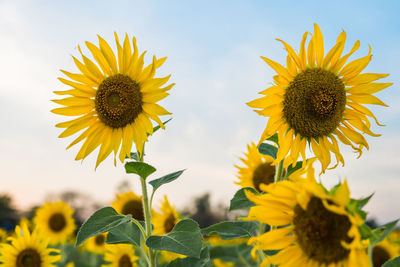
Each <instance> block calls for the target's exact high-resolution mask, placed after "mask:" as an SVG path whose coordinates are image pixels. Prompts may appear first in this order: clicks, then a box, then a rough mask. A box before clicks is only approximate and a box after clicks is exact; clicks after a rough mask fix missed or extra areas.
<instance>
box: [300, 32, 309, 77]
mask: <svg viewBox="0 0 400 267" xmlns="http://www.w3.org/2000/svg"><path fill="white" fill-rule="evenodd" d="M307 37H308V32H305V33H304V34H303V39H302V40H301V44H300V52H299V61H300V65H301V68H300V70H305V69H306V68H307V57H306V56H307V55H306V47H305V45H306V40H307Z"/></svg>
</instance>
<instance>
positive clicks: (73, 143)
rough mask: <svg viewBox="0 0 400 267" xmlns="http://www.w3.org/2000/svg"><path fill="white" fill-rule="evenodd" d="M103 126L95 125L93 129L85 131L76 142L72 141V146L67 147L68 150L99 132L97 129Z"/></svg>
mask: <svg viewBox="0 0 400 267" xmlns="http://www.w3.org/2000/svg"><path fill="white" fill-rule="evenodd" d="M101 126H102V124H101V123H95V124H93V125H92V126H91V127H89V128H87V129H86V130H85V131H83V133H81V134H80V135H79V136H78V138H76V139H75V140H74V141H72V143H71V144H69V146H68V147H67V149H69V148H70V147H72V146H74V145H76V144H77V143H79V142H80V141H82V140H83V139H85V138H86V137H87V136H90V135H91V134H92V133H93V132H94V131H97V129H98V128H99V127H101Z"/></svg>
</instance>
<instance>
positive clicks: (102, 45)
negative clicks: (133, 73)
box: [97, 35, 118, 74]
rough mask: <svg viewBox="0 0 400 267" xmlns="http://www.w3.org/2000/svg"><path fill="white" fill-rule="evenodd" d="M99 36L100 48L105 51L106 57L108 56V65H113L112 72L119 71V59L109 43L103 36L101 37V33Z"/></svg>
mask: <svg viewBox="0 0 400 267" xmlns="http://www.w3.org/2000/svg"><path fill="white" fill-rule="evenodd" d="M97 37H98V39H99V46H100V50H101V52H102V53H103V55H104V57H105V58H106V60H107V62H108V65H109V66H110V67H111V70H112V73H113V74H116V73H118V69H117V60H116V58H115V54H114V52H113V51H112V49H111V47H110V46H109V45H108V43H107V42H106V41H105V40H104V39H103V38H101V36H100V35H97Z"/></svg>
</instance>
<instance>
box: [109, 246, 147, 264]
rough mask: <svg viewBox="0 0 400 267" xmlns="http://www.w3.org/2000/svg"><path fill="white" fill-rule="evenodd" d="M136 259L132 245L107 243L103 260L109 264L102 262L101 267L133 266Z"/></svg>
mask: <svg viewBox="0 0 400 267" xmlns="http://www.w3.org/2000/svg"><path fill="white" fill-rule="evenodd" d="M138 259H139V258H138V257H137V256H136V255H135V253H134V250H133V246H132V245H128V244H118V245H108V246H107V250H106V252H105V254H104V260H105V261H107V262H109V264H103V265H102V267H103V266H104V267H134V266H137V264H136V261H137V260H138Z"/></svg>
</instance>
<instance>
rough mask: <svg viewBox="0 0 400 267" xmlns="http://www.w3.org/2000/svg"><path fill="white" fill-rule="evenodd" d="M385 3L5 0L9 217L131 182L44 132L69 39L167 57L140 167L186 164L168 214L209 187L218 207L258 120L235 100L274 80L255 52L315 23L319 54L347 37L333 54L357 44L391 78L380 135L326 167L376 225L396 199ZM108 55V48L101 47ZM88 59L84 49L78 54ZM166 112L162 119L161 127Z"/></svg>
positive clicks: (294, 37)
mask: <svg viewBox="0 0 400 267" xmlns="http://www.w3.org/2000/svg"><path fill="white" fill-rule="evenodd" d="M399 10H400V4H398V3H396V1H385V4H384V5H383V4H380V2H379V1H351V2H349V1H334V2H327V1H113V2H112V4H111V2H110V1H96V2H92V1H7V0H0V40H1V41H0V59H1V61H0V73H1V76H0V125H1V130H0V148H1V152H0V168H1V175H0V184H1V187H0V193H8V194H11V195H12V196H13V198H14V200H15V203H16V205H17V207H18V208H20V209H27V208H28V207H30V206H31V205H35V204H41V203H43V200H44V198H45V196H46V195H47V194H49V193H57V192H62V191H64V190H79V191H80V192H83V193H84V194H88V195H90V196H92V197H93V198H94V199H96V200H97V201H99V202H102V203H105V204H107V203H109V202H110V201H113V199H114V194H115V192H116V188H117V186H118V185H119V184H120V183H121V182H122V181H124V180H129V181H130V182H131V184H132V188H133V190H134V191H136V192H138V193H139V192H140V187H139V181H138V178H137V177H135V176H134V175H127V174H125V173H124V168H123V165H121V164H119V165H117V167H114V165H113V159H112V158H111V157H109V158H108V159H107V160H106V161H105V162H103V163H102V164H101V165H100V167H99V168H98V169H97V170H96V171H95V170H94V165H95V160H96V156H97V153H92V154H91V155H90V156H89V157H88V158H87V159H86V160H84V161H83V162H82V163H81V162H80V161H74V158H75V155H76V153H77V151H78V149H79V146H77V147H76V148H73V149H70V150H65V148H66V146H67V145H68V144H69V143H70V142H71V141H72V140H73V139H74V138H73V137H72V138H66V139H59V138H57V136H58V135H59V134H60V129H57V128H55V127H54V125H55V124H56V123H58V122H60V121H63V119H64V118H61V117H60V116H57V115H55V114H52V113H50V110H51V109H53V108H55V107H57V105H56V104H54V103H52V102H51V101H50V100H51V99H56V98H57V96H56V95H54V94H53V91H55V90H66V89H67V88H66V86H64V85H63V84H62V83H61V82H59V81H58V80H57V77H63V76H62V74H61V72H60V71H59V70H60V69H65V70H69V71H71V72H74V71H75V72H76V67H75V66H74V63H73V60H72V57H71V56H72V55H73V56H78V55H79V52H78V49H77V46H78V45H81V46H84V42H85V41H91V42H93V43H96V42H97V37H96V35H97V34H100V35H101V36H103V37H104V38H105V39H106V40H107V41H108V42H109V43H112V44H114V39H113V32H114V31H116V32H117V33H118V34H119V35H120V36H122V35H123V34H124V33H125V32H126V33H128V34H129V36H133V35H134V36H136V39H137V41H138V46H139V49H140V51H143V50H147V51H148V52H147V58H146V60H147V61H146V62H150V60H151V56H152V55H156V56H157V57H164V56H167V57H168V59H167V61H166V63H165V64H164V65H163V66H162V67H161V68H160V69H159V71H158V72H157V76H158V77H162V76H165V75H168V74H172V78H171V79H170V81H171V82H174V83H176V85H175V87H174V88H173V89H172V90H171V91H170V94H171V95H170V96H168V97H167V98H166V99H164V100H162V101H161V102H160V103H161V105H162V106H163V107H165V108H166V109H167V110H169V111H170V112H172V113H173V115H172V118H173V119H172V121H171V122H170V123H168V124H167V129H166V130H165V131H161V130H160V131H159V132H157V133H156V134H155V135H154V136H152V137H151V138H150V142H149V143H148V144H146V158H145V160H146V161H147V162H148V163H150V164H152V165H153V166H155V167H156V168H157V173H156V174H154V175H153V176H152V177H151V178H158V177H160V176H162V175H165V174H167V173H170V172H173V171H176V170H181V169H186V171H185V172H184V174H183V175H182V176H181V177H180V178H179V180H177V181H175V182H173V183H171V184H168V185H165V186H163V187H162V188H161V189H160V190H159V191H158V192H157V193H156V197H155V200H156V201H159V200H161V198H162V197H163V195H165V194H166V195H168V197H169V199H170V201H171V202H172V203H173V204H174V205H175V206H177V207H178V208H183V207H186V206H187V205H188V203H189V202H190V201H191V199H192V198H193V197H194V196H198V195H200V194H203V193H205V192H210V193H211V195H212V199H211V200H212V202H213V203H219V202H222V203H223V204H226V205H229V200H230V199H231V198H232V196H233V194H234V193H235V192H236V191H237V190H238V189H239V188H238V186H237V185H235V184H234V181H237V178H236V169H235V168H234V166H233V165H234V164H240V162H239V157H241V156H242V153H243V152H244V151H245V149H246V144H247V143H249V142H257V141H258V140H259V137H260V135H261V133H262V131H263V130H264V127H265V125H266V122H267V120H266V118H265V117H261V116H258V115H257V114H256V113H255V112H253V111H252V110H251V109H250V108H249V107H248V106H246V104H245V103H246V102H249V101H251V100H253V99H255V98H258V95H257V93H258V92H259V91H261V90H263V89H265V88H267V87H268V85H270V84H271V82H272V76H273V75H274V71H273V70H272V69H271V68H269V67H268V66H267V65H266V64H265V63H264V62H263V61H262V60H261V59H260V56H266V57H269V58H271V59H273V60H275V61H277V62H285V58H286V52H285V51H284V49H283V47H282V45H281V44H280V43H278V42H277V41H276V40H275V38H280V39H283V40H285V41H287V42H288V43H289V44H291V45H292V46H293V47H295V48H296V49H297V47H299V44H300V40H301V36H302V34H303V33H304V32H305V31H309V32H312V31H313V23H318V24H319V26H320V27H321V30H322V33H323V34H324V38H325V46H326V47H329V48H330V47H332V46H333V44H334V42H335V40H336V38H337V36H338V34H339V33H340V32H341V31H342V30H345V31H346V33H347V36H348V39H347V40H348V43H347V45H346V48H345V51H348V50H349V49H350V47H351V45H352V44H353V43H354V42H355V41H356V40H360V42H361V48H360V49H359V51H357V52H356V54H355V57H353V58H357V57H362V56H364V55H366V54H367V52H368V45H371V47H372V53H373V59H372V61H371V63H370V64H369V66H368V67H367V68H366V69H365V70H364V72H376V73H390V74H391V75H390V76H389V77H388V78H385V80H384V82H393V83H394V85H393V86H391V87H389V88H388V89H386V90H384V91H382V92H379V93H378V94H377V96H378V97H379V98H380V99H381V100H382V101H383V102H385V103H387V104H388V105H389V106H390V107H389V108H384V107H371V109H372V111H373V112H374V113H375V115H376V116H377V117H378V119H379V120H380V121H381V122H382V123H384V124H385V125H386V126H385V127H377V126H373V130H374V131H375V132H378V133H380V134H382V136H381V137H378V138H376V137H369V136H367V137H366V139H367V141H368V142H369V144H370V150H369V151H365V152H364V154H363V155H362V157H361V158H359V159H356V155H355V154H354V153H352V151H351V150H350V149H349V148H348V147H347V146H344V145H341V146H340V148H341V151H342V152H343V156H344V158H345V161H346V165H345V167H338V168H336V169H334V170H330V171H327V173H326V174H325V175H322V176H321V177H320V179H321V180H322V181H323V183H324V184H326V185H327V186H330V185H333V184H336V183H337V182H338V181H339V180H343V179H344V178H347V179H348V183H349V186H350V190H351V192H352V196H353V197H354V198H359V197H365V196H368V195H370V194H371V193H375V195H374V197H373V198H372V200H371V201H370V203H369V204H368V205H367V206H366V209H367V211H368V212H369V214H370V215H369V216H371V218H376V219H377V220H378V221H379V222H380V223H385V222H388V221H390V220H394V219H397V218H399V215H400V212H399V210H398V208H396V206H395V203H399V202H400V194H399V193H398V192H399V191H400V175H399V173H400V155H399V153H398V149H397V148H398V147H400V139H399V132H400V93H399V89H398V84H400V83H399V80H400V69H399V68H398V62H399V61H400V48H399V43H400V27H399V26H400V21H399V19H398V11H399ZM113 48H114V49H115V47H114V46H113ZM85 53H86V54H87V53H88V51H87V50H85ZM168 118H169V117H165V119H168Z"/></svg>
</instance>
